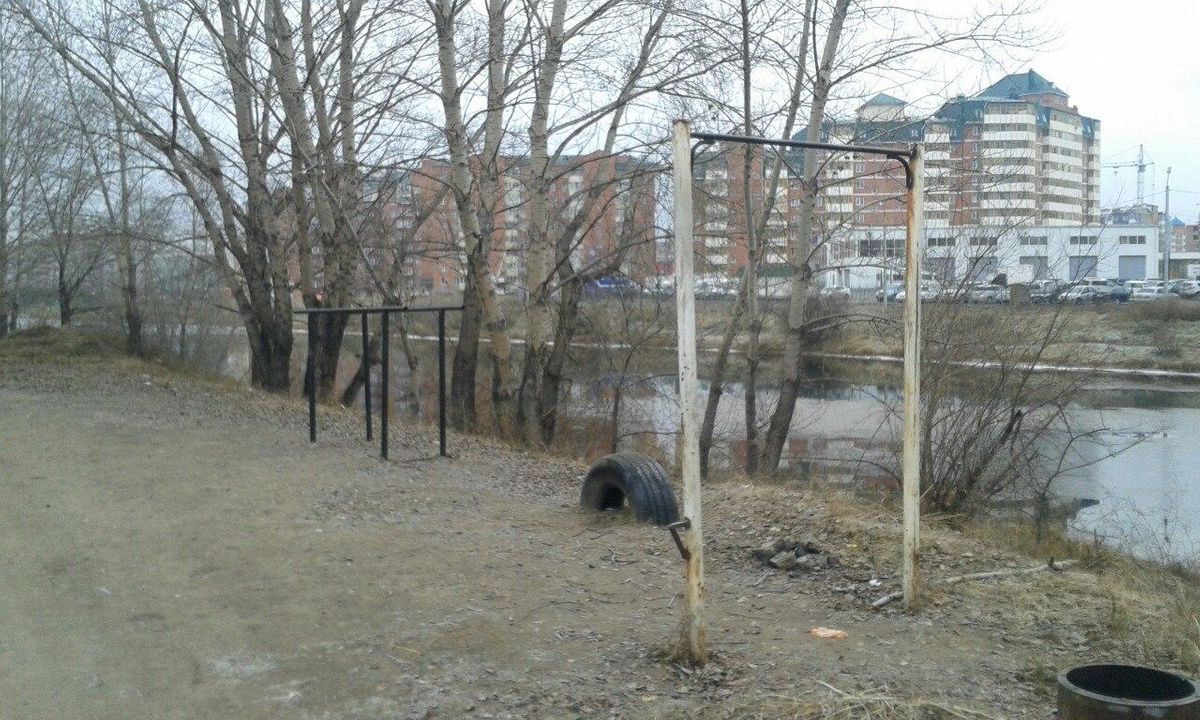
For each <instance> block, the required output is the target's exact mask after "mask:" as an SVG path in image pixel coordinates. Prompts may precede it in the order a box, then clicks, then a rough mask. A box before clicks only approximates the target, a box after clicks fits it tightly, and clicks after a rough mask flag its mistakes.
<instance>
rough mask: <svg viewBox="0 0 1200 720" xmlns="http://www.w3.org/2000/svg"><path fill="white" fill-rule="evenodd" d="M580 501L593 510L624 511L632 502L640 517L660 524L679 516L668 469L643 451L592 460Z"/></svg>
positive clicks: (615, 454)
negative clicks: (668, 479) (642, 452)
mask: <svg viewBox="0 0 1200 720" xmlns="http://www.w3.org/2000/svg"><path fill="white" fill-rule="evenodd" d="M579 500H580V503H581V504H582V505H583V507H585V508H588V509H590V510H620V509H621V508H623V507H625V504H626V503H628V504H629V507H630V508H632V509H633V514H634V515H635V516H636V517H637V519H638V520H642V521H645V522H652V523H654V524H656V525H667V524H669V523H673V522H675V521H676V520H678V519H679V507H678V506H677V505H676V504H675V492H674V491H673V490H671V483H670V482H668V481H667V473H666V471H664V470H663V467H662V465H659V464H658V462H657V461H655V460H653V459H651V458H648V457H646V456H645V455H641V454H639V453H632V452H620V453H613V454H612V455H605V456H604V457H602V458H600V459H599V460H597V461H596V462H594V463H592V466H591V467H590V468H588V472H587V476H585V477H584V478H583V492H582V493H581V494H580V498H579Z"/></svg>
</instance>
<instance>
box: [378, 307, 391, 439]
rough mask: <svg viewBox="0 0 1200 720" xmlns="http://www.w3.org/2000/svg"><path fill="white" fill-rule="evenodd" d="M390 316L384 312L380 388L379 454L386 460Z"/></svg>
mask: <svg viewBox="0 0 1200 720" xmlns="http://www.w3.org/2000/svg"><path fill="white" fill-rule="evenodd" d="M389 317H390V315H389V314H388V313H386V312H385V313H383V318H382V321H383V327H382V328H381V330H382V334H383V337H382V338H381V340H382V341H383V350H382V355H383V357H381V358H380V359H381V360H382V365H383V367H382V371H383V380H382V382H381V383H380V384H381V385H382V387H381V388H380V390H381V391H382V394H381V397H380V400H379V405H380V407H379V443H380V450H379V454H380V455H381V456H383V459H384V460H387V459H388V410H389V409H388V394H389V393H390V392H391V390H390V388H389V386H390V381H391V374H392V364H391V359H390V357H389V356H390V354H391V353H389V352H388V350H389V346H390V345H391V344H392V336H391V332H390V329H389V327H388V318H389Z"/></svg>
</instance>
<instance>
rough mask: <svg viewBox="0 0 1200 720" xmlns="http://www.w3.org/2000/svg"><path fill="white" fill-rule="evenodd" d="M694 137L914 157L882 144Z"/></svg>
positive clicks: (715, 135)
mask: <svg viewBox="0 0 1200 720" xmlns="http://www.w3.org/2000/svg"><path fill="white" fill-rule="evenodd" d="M692 139H694V140H703V141H704V142H710V143H713V142H738V143H747V144H750V145H779V146H782V147H795V148H804V149H808V150H830V151H833V152H854V153H863V154H867V155H886V156H887V157H897V158H900V157H902V158H905V159H906V160H907V159H909V158H911V157H912V151H911V150H898V149H896V148H889V147H882V146H880V145H842V144H840V143H822V142H808V141H806V140H776V139H772V138H761V137H754V136H752V135H724V134H721V133H701V132H698V133H692Z"/></svg>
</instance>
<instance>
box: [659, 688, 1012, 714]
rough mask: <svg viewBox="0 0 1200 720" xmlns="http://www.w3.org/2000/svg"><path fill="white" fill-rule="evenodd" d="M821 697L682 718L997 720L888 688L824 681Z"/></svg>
mask: <svg viewBox="0 0 1200 720" xmlns="http://www.w3.org/2000/svg"><path fill="white" fill-rule="evenodd" d="M820 684H821V685H823V686H824V688H825V692H824V693H823V694H821V695H818V694H816V693H805V694H803V695H798V696H789V695H776V696H774V697H772V698H770V699H769V700H768V701H767V702H765V703H759V704H755V705H754V706H753V707H738V706H734V707H728V706H727V707H723V708H720V709H708V710H704V711H701V713H700V714H695V715H693V714H688V715H684V716H682V717H687V718H694V719H695V720H718V719H720V720H953V719H957V720H996V718H995V717H994V716H992V715H988V714H985V713H982V712H979V711H978V710H972V709H970V708H965V707H961V706H958V705H949V704H942V703H937V702H933V701H930V700H922V699H914V698H902V697H898V696H895V695H892V694H889V693H888V692H887V691H886V689H879V690H873V691H867V692H846V691H843V690H840V689H838V688H836V687H834V686H833V685H830V684H828V683H825V682H822V683H820Z"/></svg>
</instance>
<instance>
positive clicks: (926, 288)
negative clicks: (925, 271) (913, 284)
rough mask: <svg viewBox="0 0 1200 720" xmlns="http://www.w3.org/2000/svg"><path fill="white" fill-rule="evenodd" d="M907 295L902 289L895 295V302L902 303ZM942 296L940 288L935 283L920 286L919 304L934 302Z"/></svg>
mask: <svg viewBox="0 0 1200 720" xmlns="http://www.w3.org/2000/svg"><path fill="white" fill-rule="evenodd" d="M907 295H908V294H907V293H906V292H905V291H904V289H903V288H902V289H901V290H900V292H898V293H896V302H904V299H905V298H906V297H907ZM941 296H942V286H941V285H938V284H936V283H929V284H924V285H921V302H936V301H937V300H938V299H939V298H940V297H941Z"/></svg>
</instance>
